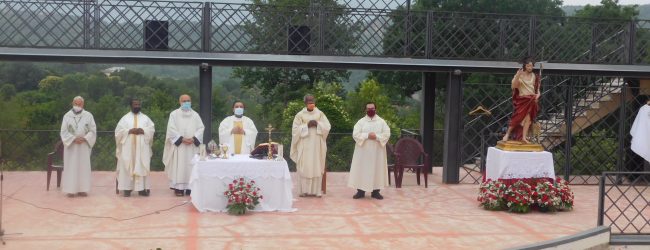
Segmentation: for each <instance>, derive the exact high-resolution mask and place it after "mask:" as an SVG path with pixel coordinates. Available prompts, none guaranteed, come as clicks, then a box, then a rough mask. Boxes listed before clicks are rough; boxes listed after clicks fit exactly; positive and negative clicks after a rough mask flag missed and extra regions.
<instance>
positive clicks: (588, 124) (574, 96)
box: [459, 76, 647, 184]
mask: <svg viewBox="0 0 650 250" xmlns="http://www.w3.org/2000/svg"><path fill="white" fill-rule="evenodd" d="M625 81H628V80H625ZM555 82H561V83H562V84H556V83H555ZM637 84H638V83H637ZM544 85H546V86H545V87H543V88H542V89H543V92H545V94H544V95H543V97H542V98H541V100H540V108H541V109H540V111H539V115H538V118H537V119H538V121H540V122H542V123H543V126H542V127H541V135H540V138H539V139H540V142H541V144H542V145H543V146H545V147H546V150H547V151H549V152H551V153H553V159H554V162H555V174H556V175H557V176H562V177H564V178H565V179H566V180H568V181H570V183H571V184H597V183H598V180H599V178H600V175H601V173H602V172H603V171H625V170H628V171H629V170H631V169H634V168H635V167H634V166H637V165H638V164H642V163H643V161H642V159H638V157H637V156H636V154H634V153H633V152H631V150H630V135H629V130H630V127H631V125H632V122H633V121H634V118H635V116H636V114H637V111H638V109H639V108H640V107H641V106H642V105H644V104H645V101H646V98H647V97H646V96H645V95H643V94H640V92H641V91H643V92H647V90H644V89H641V88H640V87H639V86H637V85H631V84H630V83H628V82H624V79H622V78H620V77H616V76H572V77H566V76H549V78H548V79H547V80H545V82H544ZM463 89H464V93H463V100H462V103H463V114H464V115H463V120H464V121H465V122H464V124H463V132H462V137H461V138H462V140H463V142H462V143H461V147H462V148H461V150H462V162H461V165H460V166H459V167H460V175H459V176H460V181H461V182H464V183H467V182H469V183H480V182H481V179H482V174H481V171H482V170H483V169H484V168H485V158H486V157H485V156H486V152H487V147H488V145H495V144H496V141H498V140H500V139H501V137H500V136H503V134H504V132H505V131H504V129H505V128H506V127H507V122H508V121H509V119H510V116H511V114H512V108H511V107H506V104H508V106H509V105H511V101H510V100H511V95H510V93H511V92H510V84H509V83H508V84H471V85H470V84H469V83H468V84H464V87H463ZM479 104H482V105H483V106H484V107H486V108H487V109H489V110H491V111H492V116H489V117H484V116H481V117H473V116H469V115H466V114H467V113H468V112H469V111H470V110H472V109H474V108H475V107H476V106H477V105H479Z"/></svg>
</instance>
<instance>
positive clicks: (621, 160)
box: [616, 82, 628, 171]
mask: <svg viewBox="0 0 650 250" xmlns="http://www.w3.org/2000/svg"><path fill="white" fill-rule="evenodd" d="M627 89H628V88H627V82H625V83H623V86H621V100H620V105H619V110H618V149H617V150H616V151H617V152H616V153H617V155H618V157H616V170H617V171H624V170H623V165H625V136H626V133H625V124H626V123H625V112H626V111H627V107H626V106H627V105H625V104H626V100H627Z"/></svg>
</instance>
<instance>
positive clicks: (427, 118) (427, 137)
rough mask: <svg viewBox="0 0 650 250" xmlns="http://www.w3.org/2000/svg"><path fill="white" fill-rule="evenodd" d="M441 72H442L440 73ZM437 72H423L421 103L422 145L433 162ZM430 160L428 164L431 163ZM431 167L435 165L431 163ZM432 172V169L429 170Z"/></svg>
mask: <svg viewBox="0 0 650 250" xmlns="http://www.w3.org/2000/svg"><path fill="white" fill-rule="evenodd" d="M439 74H441V73H439ZM435 78H436V74H435V73H431V72H425V73H422V93H423V96H424V97H423V98H422V103H421V105H420V107H421V108H420V133H421V134H422V146H423V147H424V152H426V153H427V154H429V160H430V161H431V162H433V143H434V142H433V129H434V127H433V125H434V119H435V110H436V108H435V107H436V79H435ZM431 162H428V164H431ZM429 167H433V166H432V165H430V166H429ZM429 173H431V171H429Z"/></svg>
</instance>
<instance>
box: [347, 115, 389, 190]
mask: <svg viewBox="0 0 650 250" xmlns="http://www.w3.org/2000/svg"><path fill="white" fill-rule="evenodd" d="M352 137H353V138H354V141H355V144H354V155H352V166H351V167H350V179H349V180H348V186H349V187H351V188H356V189H357V193H356V194H355V195H354V196H352V198H354V199H359V198H363V197H364V196H365V192H369V191H372V195H371V197H372V198H375V199H378V200H381V199H383V198H384V197H383V196H382V195H381V194H379V190H380V189H382V188H385V187H388V164H387V161H386V143H387V142H388V139H389V138H390V128H389V127H388V124H386V121H384V119H382V118H381V117H379V116H378V115H377V114H376V105H375V104H374V103H368V104H366V116H365V117H363V118H361V120H359V121H358V122H357V123H356V124H355V125H354V131H353V132H352Z"/></svg>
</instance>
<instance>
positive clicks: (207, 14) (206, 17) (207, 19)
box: [201, 2, 212, 52]
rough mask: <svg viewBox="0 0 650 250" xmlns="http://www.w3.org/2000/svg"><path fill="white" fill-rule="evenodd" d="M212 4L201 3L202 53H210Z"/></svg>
mask: <svg viewBox="0 0 650 250" xmlns="http://www.w3.org/2000/svg"><path fill="white" fill-rule="evenodd" d="M211 7H212V4H211V3H210V2H205V3H203V16H202V18H203V20H202V22H203V25H202V26H201V33H202V34H203V39H202V43H201V46H202V49H203V51H204V52H208V51H210V50H211V49H212V48H211V42H212V29H211V28H212V14H211Z"/></svg>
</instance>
